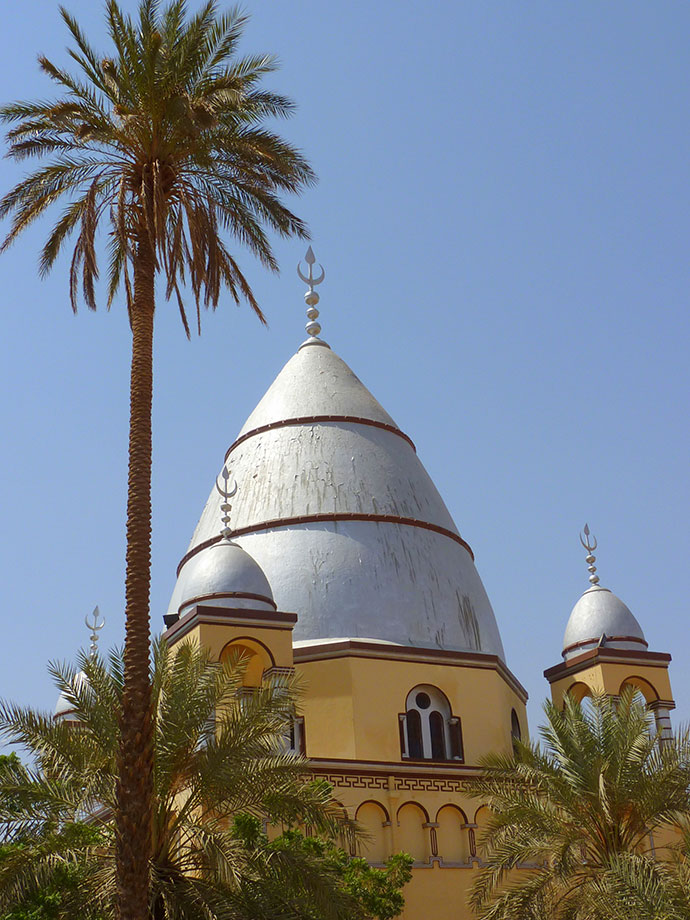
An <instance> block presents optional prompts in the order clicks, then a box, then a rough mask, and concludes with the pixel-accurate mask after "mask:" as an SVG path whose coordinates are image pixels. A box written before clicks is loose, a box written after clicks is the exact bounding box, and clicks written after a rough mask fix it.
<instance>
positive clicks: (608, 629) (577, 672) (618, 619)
mask: <svg viewBox="0 0 690 920" xmlns="http://www.w3.org/2000/svg"><path fill="white" fill-rule="evenodd" d="M580 542H581V543H582V545H583V547H584V548H585V550H586V552H587V556H586V559H585V561H586V562H587V570H588V572H589V583H590V586H589V588H587V590H586V591H585V592H584V594H583V595H582V597H581V598H580V599H579V601H578V602H577V603H576V604H575V606H574V607H573V610H572V613H571V614H570V619H569V620H568V624H567V626H566V628H565V635H564V637H563V652H562V655H563V658H564V661H563V662H562V663H561V664H557V665H555V667H552V668H548V669H547V670H546V671H544V677H545V678H546V679H547V680H548V682H549V683H550V684H551V698H552V700H553V702H554V703H555V704H556V705H558V706H560V705H562V703H563V699H564V697H565V694H566V693H571V694H573V695H574V696H575V697H576V699H578V700H582V699H583V698H584V697H586V696H589V695H590V694H592V693H607V694H609V695H610V696H619V695H620V694H621V692H622V690H623V689H624V688H626V687H630V686H633V687H635V688H637V689H638V690H639V691H640V693H642V695H643V696H644V698H645V700H646V701H647V705H648V707H649V709H650V710H651V711H652V712H653V713H654V716H655V718H656V722H657V726H658V727H659V730H660V731H661V732H662V735H667V734H668V733H670V731H671V719H670V715H669V714H670V711H671V710H672V709H674V708H675V703H674V701H673V697H672V694H671V683H670V680H669V674H668V666H669V662H670V661H671V656H670V655H669V654H667V653H666V652H650V651H649V647H648V644H647V640H646V639H645V636H644V632H643V631H642V627H641V626H640V624H639V623H638V621H637V619H636V618H635V616H634V615H633V613H632V612H631V610H630V609H629V608H628V607H627V606H626V605H625V604H624V603H623V601H622V600H621V599H620V598H618V597H616V595H615V594H613V593H612V592H611V591H610V590H609V589H608V588H604V587H602V586H601V585H600V584H599V576H598V575H597V574H596V571H597V567H596V565H595V564H594V563H595V561H596V556H595V555H594V550H595V549H596V548H597V541H596V538H595V537H594V536H592V534H591V533H590V530H589V527H588V526H587V524H585V529H584V536H582V535H581V536H580Z"/></svg>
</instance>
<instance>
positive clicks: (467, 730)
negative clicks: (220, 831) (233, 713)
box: [184, 622, 527, 920]
mask: <svg viewBox="0 0 690 920" xmlns="http://www.w3.org/2000/svg"><path fill="white" fill-rule="evenodd" d="M184 638H185V639H186V640H190V639H191V640H192V641H195V642H198V643H199V644H200V645H202V646H205V647H206V648H208V649H209V651H210V652H211V654H212V656H213V657H219V656H220V655H221V653H223V650H224V649H226V648H227V646H228V643H232V642H237V643H239V644H240V645H244V644H247V645H249V646H250V647H254V646H252V643H256V644H257V647H261V648H264V649H265V661H266V667H267V668H268V667H272V666H275V667H279V668H284V667H285V668H288V667H290V666H291V665H292V663H293V648H292V643H291V634H290V630H289V629H275V628H274V629H270V628H265V627H261V626H259V625H256V626H251V627H248V626H246V625H239V626H236V625H233V624H231V623H223V624H218V623H203V622H202V623H198V624H196V625H195V626H194V627H193V628H192V629H190V631H189V633H188V634H187V635H186V636H185V637H184ZM296 671H297V673H298V675H299V677H300V678H301V683H302V684H303V687H304V695H303V697H302V700H301V703H300V706H299V709H300V712H301V714H302V715H303V716H304V720H305V721H304V725H305V731H306V752H307V756H308V757H309V758H313V759H314V762H313V765H314V768H315V772H316V774H317V775H320V776H323V777H324V778H326V779H328V781H329V782H330V783H331V784H332V785H333V789H334V796H335V798H336V799H337V800H338V801H339V802H341V804H342V805H343V807H344V808H345V810H346V811H347V813H348V815H349V816H350V817H353V818H356V819H357V820H358V821H359V822H360V823H361V825H362V827H363V828H364V830H365V832H366V834H367V836H368V839H366V840H363V841H361V842H360V844H359V845H358V847H357V852H358V853H359V855H362V856H364V857H366V858H367V859H368V860H369V861H370V862H372V863H373V864H374V865H381V864H382V863H383V862H384V861H385V860H386V859H387V858H388V857H389V856H391V855H392V854H393V853H397V852H401V851H404V852H408V853H410V854H411V855H412V856H413V857H414V859H415V865H414V867H413V877H412V880H411V882H410V883H409V884H408V885H407V886H406V888H405V898H406V906H405V909H404V912H403V913H402V914H401V918H402V920H470V918H471V917H472V916H473V914H472V913H471V912H470V910H469V907H467V894H468V891H469V888H470V886H471V884H472V881H473V879H474V878H475V877H476V872H477V867H478V865H479V864H480V856H481V851H480V844H479V836H480V834H481V825H482V823H483V822H484V821H485V820H486V809H485V808H483V807H482V806H483V803H482V802H479V801H474V800H472V799H470V798H468V797H467V795H466V793H465V792H464V785H463V784H464V782H465V780H466V779H467V778H468V777H469V776H470V775H472V774H473V773H474V774H476V772H477V767H478V762H479V759H480V758H481V757H482V756H483V755H485V754H487V753H489V752H492V751H509V750H510V748H511V745H512V737H511V711H512V710H513V709H514V710H515V711H516V713H517V716H518V719H519V722H520V727H521V731H522V737H523V738H525V739H526V738H527V716H526V710H525V704H524V702H523V700H522V699H521V698H520V696H519V694H518V693H517V692H516V690H515V689H514V688H513V687H512V686H511V685H510V684H509V683H508V682H507V680H506V679H505V677H504V676H503V675H502V674H501V673H500V671H499V669H498V666H497V665H495V663H494V664H491V663H490V659H488V658H487V665H486V666H485V667H477V666H472V665H467V666H465V665H458V664H449V663H434V662H429V661H415V660H400V659H398V660H395V659H392V658H384V657H382V658H378V657H376V658H374V657H358V656H357V655H349V654H348V655H345V656H343V657H332V658H328V659H322V660H314V661H303V662H298V663H297V665H296ZM418 685H431V686H433V687H436V688H438V689H439V690H441V691H442V692H443V693H444V694H445V696H446V697H447V699H448V701H449V703H450V705H451V708H452V714H453V716H455V717H459V718H460V719H461V725H462V740H463V749H464V760H463V761H462V762H460V761H443V762H437V761H432V760H423V761H422V760H407V759H405V760H403V759H402V758H401V751H400V729H399V724H400V722H399V714H400V713H403V712H405V708H406V699H407V696H408V694H409V692H410V691H411V690H412V689H413V688H415V687H416V686H418ZM275 830H276V832H277V831H278V830H279V829H275Z"/></svg>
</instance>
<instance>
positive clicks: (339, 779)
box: [319, 773, 388, 789]
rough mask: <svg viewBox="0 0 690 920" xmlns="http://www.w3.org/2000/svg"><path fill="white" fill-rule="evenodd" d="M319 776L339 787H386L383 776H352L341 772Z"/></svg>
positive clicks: (385, 778) (385, 780) (386, 783)
mask: <svg viewBox="0 0 690 920" xmlns="http://www.w3.org/2000/svg"><path fill="white" fill-rule="evenodd" d="M319 776H320V777H322V778H323V779H325V780H327V781H328V782H329V783H332V784H333V785H334V786H338V787H339V788H340V789H388V779H387V777H385V776H354V775H352V774H343V773H320V774H319Z"/></svg>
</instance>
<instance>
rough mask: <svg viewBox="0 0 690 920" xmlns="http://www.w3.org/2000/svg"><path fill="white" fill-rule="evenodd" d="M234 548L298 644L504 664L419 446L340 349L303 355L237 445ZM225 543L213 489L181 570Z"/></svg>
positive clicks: (233, 457) (462, 546)
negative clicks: (431, 651) (430, 652)
mask: <svg viewBox="0 0 690 920" xmlns="http://www.w3.org/2000/svg"><path fill="white" fill-rule="evenodd" d="M226 462H227V464H228V466H231V467H232V471H233V476H234V478H235V479H236V480H237V482H238V483H239V484H240V489H239V492H238V495H237V497H236V499H235V501H234V503H233V540H234V541H235V542H237V543H238V544H239V545H240V546H242V548H243V549H245V550H246V551H247V552H248V553H249V554H250V555H251V556H252V558H253V559H254V560H256V562H257V563H258V565H259V566H260V568H261V569H262V570H263V572H264V573H265V575H266V577H267V579H268V582H269V583H270V585H271V588H272V590H273V597H274V599H275V602H276V604H277V605H278V608H279V609H281V610H286V611H290V612H294V613H296V614H297V615H298V622H297V626H296V627H295V631H294V636H295V639H296V640H306V641H314V640H319V639H327V638H355V637H360V638H370V639H379V640H383V641H388V642H392V643H403V644H409V645H413V646H423V647H439V648H447V649H461V650H474V651H482V652H486V653H490V654H495V655H498V656H499V657H501V658H503V647H502V644H501V639H500V636H499V633H498V628H497V626H496V621H495V618H494V614H493V611H492V609H491V604H490V603H489V599H488V597H487V595H486V592H485V590H484V586H483V585H482V582H481V579H480V578H479V575H478V573H477V570H476V569H475V567H474V561H473V556H472V552H471V550H470V548H469V546H468V545H467V544H466V543H465V541H464V540H463V539H462V538H461V536H460V534H459V533H458V530H457V527H456V526H455V523H454V522H453V519H452V518H451V516H450V514H449V512H448V509H447V508H446V506H445V505H444V503H443V500H442V499H441V496H440V495H439V493H438V491H437V490H436V487H435V486H434V484H433V482H432V481H431V479H430V478H429V475H428V474H427V472H426V470H425V469H424V467H423V466H422V464H421V462H420V461H419V459H418V457H417V454H416V452H415V449H414V446H413V444H412V442H411V441H410V439H409V438H408V437H407V436H406V435H404V434H403V433H402V432H401V431H400V430H399V429H398V427H397V425H396V424H395V422H394V421H393V419H392V418H391V417H390V416H389V415H388V413H387V412H385V410H384V409H383V408H382V407H381V406H380V405H379V403H378V402H377V401H376V400H375V399H374V397H373V396H372V395H371V393H370V392H369V391H368V390H367V389H366V387H365V386H364V385H363V384H362V383H361V381H360V380H359V379H358V378H357V377H356V376H355V374H354V373H353V372H352V371H351V370H350V368H349V367H348V366H347V365H346V364H345V362H344V361H342V359H341V358H339V357H338V356H337V355H336V354H335V353H334V352H333V351H332V350H331V349H330V348H327V347H320V348H316V347H303V348H301V349H300V351H298V352H297V354H296V355H294V356H293V357H292V358H291V359H290V361H288V363H287V364H286V366H285V367H284V368H283V370H282V371H281V372H280V374H279V375H278V377H277V378H276V380H275V381H274V383H273V384H272V386H271V387H270V388H269V390H268V391H267V393H266V395H265V396H264V397H263V399H262V400H261V401H260V403H259V405H258V406H257V407H256V409H255V410H254V412H252V414H251V415H250V417H249V419H248V420H247V422H246V424H245V425H244V427H243V428H242V430H241V432H240V435H239V436H238V438H237V440H236V441H235V443H234V444H233V446H232V447H231V448H230V450H229V452H228V455H227V458H226ZM215 539H217V498H216V495H215V491H214V492H212V493H211V497H210V498H209V501H208V503H207V505H206V508H205V510H204V512H203V514H202V516H201V519H200V521H199V524H198V526H197V528H196V531H195V533H194V537H193V538H192V542H191V544H190V550H189V552H188V554H187V556H186V557H185V559H184V560H183V562H182V564H181V568H180V577H179V580H178V586H177V588H176V589H175V592H174V594H173V598H172V600H171V610H172V611H173V612H177V611H178V609H179V607H180V604H181V601H182V594H183V593H185V592H184V591H183V587H182V586H183V583H184V581H185V569H186V568H187V567H188V566H190V565H192V564H193V560H194V558H195V555H196V552H197V551H198V549H199V548H201V547H203V546H208V545H209V544H211V543H212V542H213V541H214V540H215Z"/></svg>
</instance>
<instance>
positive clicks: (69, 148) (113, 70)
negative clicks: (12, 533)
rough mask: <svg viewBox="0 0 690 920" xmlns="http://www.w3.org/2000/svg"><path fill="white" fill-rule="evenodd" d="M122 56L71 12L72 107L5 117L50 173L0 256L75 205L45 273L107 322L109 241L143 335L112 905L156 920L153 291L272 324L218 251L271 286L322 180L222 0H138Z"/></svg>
mask: <svg viewBox="0 0 690 920" xmlns="http://www.w3.org/2000/svg"><path fill="white" fill-rule="evenodd" d="M106 12H107V25H108V29H109V34H110V39H111V41H112V45H113V49H112V53H111V55H110V56H106V57H104V56H102V55H100V54H99V53H97V52H96V51H95V50H94V49H93V48H92V47H91V45H90V44H89V42H88V41H87V38H86V36H85V35H84V33H83V32H82V30H81V28H80V27H79V24H78V23H77V21H76V20H75V19H74V18H73V17H72V16H70V14H69V13H68V12H67V11H66V10H65V9H63V8H61V14H62V18H63V20H64V21H65V23H66V25H67V28H68V29H69V32H70V34H71V36H72V39H73V40H74V43H75V47H74V48H72V49H71V50H70V52H69V53H70V55H71V57H72V59H73V60H74V62H75V63H76V65H77V67H78V75H77V76H74V75H72V74H71V73H70V72H68V71H66V70H64V69H62V68H60V67H58V66H56V65H55V64H53V63H52V62H51V61H49V60H48V59H47V58H45V57H39V63H40V66H41V68H42V69H43V71H44V72H45V73H46V74H47V75H48V76H49V77H50V78H51V79H52V80H53V81H54V82H55V83H57V85H58V87H59V88H60V91H61V92H62V93H63V95H62V96H61V97H60V98H59V99H57V100H56V101H50V102H43V101H39V102H16V103H13V104H10V105H6V106H4V107H3V108H2V109H0V119H2V120H3V121H4V122H6V123H10V124H11V127H10V128H9V129H8V135H7V136H8V141H9V154H8V155H9V156H10V157H11V158H13V159H15V160H18V161H22V160H24V159H26V158H35V159H41V160H43V163H42V164H41V165H40V166H39V167H38V168H37V169H36V171H35V172H33V173H30V174H29V175H28V176H27V177H25V178H24V179H23V180H22V181H21V182H19V183H18V184H17V185H16V186H15V187H14V188H13V189H12V190H11V191H10V192H8V193H7V194H6V195H5V196H4V198H2V200H1V201H0V217H5V216H9V215H11V216H12V224H11V229H10V232H9V233H8V235H7V237H6V239H5V241H4V243H3V245H2V247H1V248H2V249H6V248H7V247H8V246H9V245H10V244H11V243H12V242H13V241H14V240H15V238H16V237H17V236H18V235H19V234H20V233H21V232H22V231H23V230H24V229H26V228H27V227H28V226H29V225H30V224H31V223H33V221H34V220H36V219H37V218H38V217H39V216H40V215H41V214H42V213H43V212H44V211H45V210H46V209H47V208H48V207H49V206H50V205H52V204H53V203H57V202H58V201H59V200H66V201H67V204H66V206H65V208H64V210H63V212H62V214H61V216H60V217H59V219H58V221H57V223H56V224H55V225H54V227H53V229H52V231H51V233H50V235H49V237H48V240H47V242H46V244H45V246H44V248H43V250H42V253H41V257H40V270H41V272H42V273H46V272H48V271H49V270H50V269H51V268H52V266H53V265H54V264H55V261H56V259H57V257H58V255H59V253H60V251H61V250H62V248H63V245H64V244H65V242H66V241H67V239H68V238H69V237H70V236H71V235H73V234H76V244H75V246H74V250H73V254H72V260H71V268H70V274H69V284H70V298H71V303H72V308H73V309H74V310H76V308H77V298H78V293H79V289H80V288H81V291H82V294H83V298H84V301H85V303H86V305H87V306H88V307H89V308H91V309H95V307H96V283H97V281H98V279H99V267H98V260H97V255H96V242H97V238H98V233H99V229H100V228H102V227H104V225H105V229H106V236H105V241H106V245H107V251H108V276H107V303H108V306H110V305H111V304H112V302H113V300H114V298H115V297H116V295H117V292H118V290H119V289H120V286H121V285H122V286H123V287H124V296H125V300H126V303H127V309H128V313H129V321H130V326H131V330H132V361H131V376H130V433H129V473H128V495H127V532H126V536H127V554H126V579H125V599H126V607H125V617H126V639H125V691H124V694H123V699H122V713H121V720H120V735H121V740H120V755H119V757H120V759H119V791H118V801H117V812H116V813H117V827H118V837H117V839H118V866H119V869H118V871H119V897H120V909H121V917H122V920H142V918H143V917H145V916H146V904H147V902H148V884H149V880H148V878H147V876H146V866H147V865H148V860H147V859H146V854H148V852H149V850H150V846H151V830H152V829H151V820H152V811H151V790H152V782H153V780H152V742H151V737H152V736H151V732H152V727H151V706H150V698H151V686H150V675H149V666H150V662H149V658H150V626H149V589H150V559H151V551H150V547H151V406H152V396H153V358H152V356H153V324H154V312H155V291H154V288H155V278H156V275H157V274H158V273H162V274H163V276H164V279H165V294H166V298H167V299H170V298H171V297H174V299H175V301H176V302H177V305H178V308H179V311H180V316H181V318H182V322H183V324H184V328H185V331H186V333H187V335H189V321H188V317H187V312H186V310H185V307H184V303H183V299H182V290H183V289H184V287H185V285H187V286H188V287H189V288H191V293H192V297H193V300H194V303H195V308H196V325H197V329H200V305H201V304H203V305H204V306H205V307H211V308H215V307H216V306H217V304H218V302H219V298H220V294H221V290H223V289H224V288H227V289H228V290H229V292H230V296H231V297H232V298H233V299H234V300H235V302H237V303H239V302H240V300H241V299H244V300H246V302H247V303H248V304H249V305H250V306H251V308H252V309H253V310H254V312H255V313H256V315H257V316H258V317H259V319H261V320H262V321H263V319H264V317H263V314H262V312H261V310H260V308H259V305H258V303H257V302H256V299H255V297H254V295H253V293H252V290H251V288H250V286H249V284H248V282H247V279H246V278H245V276H244V275H243V273H242V271H241V270H240V268H239V266H238V264H237V262H236V261H235V259H234V258H233V256H232V255H231V254H230V252H229V251H228V249H227V247H226V244H225V243H224V242H223V236H224V235H229V236H232V237H234V238H236V239H237V240H238V241H239V242H240V243H242V244H243V245H245V246H247V247H248V248H249V250H250V251H251V252H252V253H253V254H254V255H255V256H257V257H258V258H259V260H260V261H261V263H262V264H263V265H265V266H266V267H267V268H269V269H271V270H277V264H276V261H275V258H274V256H273V253H272V251H271V246H270V242H269V239H268V236H267V233H266V229H265V228H268V229H269V230H271V231H274V232H277V233H278V234H281V235H283V236H291V235H295V236H298V237H304V236H306V235H307V231H306V227H305V225H304V224H303V223H302V221H301V220H299V218H297V217H296V216H295V215H294V214H293V213H292V212H291V211H290V210H288V209H287V208H286V207H285V205H284V204H283V203H282V202H281V201H280V198H279V196H280V194H281V193H284V192H298V191H299V190H301V189H302V188H304V187H305V186H307V185H309V184H310V183H311V182H312V181H313V179H314V175H313V173H312V171H311V169H310V167H309V165H308V164H307V162H306V160H305V159H304V157H303V156H302V155H301V154H300V153H299V151H297V150H296V149H295V148H294V147H292V146H291V145H290V144H288V143H286V142H285V141H283V140H282V139H281V138H280V137H279V136H277V135H276V134H274V133H272V132H271V131H269V130H268V129H267V128H266V127H265V126H264V123H265V121H266V119H267V118H269V117H274V116H278V117H285V116H288V115H290V114H291V112H292V103H291V102H290V100H288V99H286V98H285V97H284V96H281V95H278V94H276V93H272V92H267V91H265V90H262V89H261V88H260V81H261V79H262V78H263V77H264V76H265V75H266V74H268V73H269V72H271V71H272V70H274V69H275V66H276V65H275V61H274V59H273V58H272V57H269V56H250V57H245V58H237V57H236V51H237V45H238V41H239V39H240V36H241V34H242V30H243V28H244V25H245V23H246V17H245V16H243V15H240V13H239V12H238V11H237V10H233V11H231V12H229V13H227V14H222V15H221V14H219V13H218V11H217V7H216V3H215V2H214V0H208V2H206V3H205V4H204V5H203V6H202V8H201V9H200V10H199V12H198V13H197V14H196V15H194V16H191V17H188V16H187V11H186V4H185V2H184V0H172V2H171V3H170V4H169V5H168V6H166V7H165V8H164V9H161V8H160V6H159V3H158V2H157V0H140V4H139V9H138V17H137V18H136V19H132V18H131V17H130V16H128V15H125V14H124V13H123V12H122V10H121V9H120V7H119V5H118V4H117V2H116V0H108V2H107V4H106Z"/></svg>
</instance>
